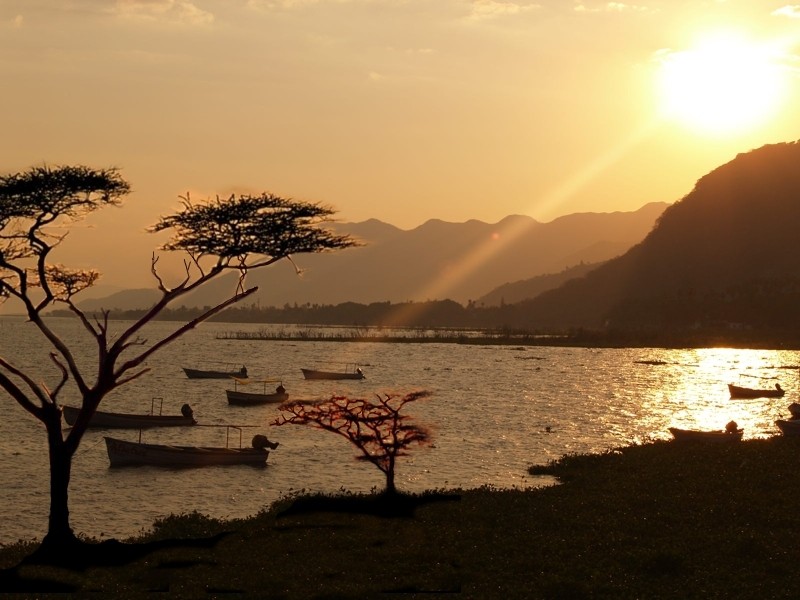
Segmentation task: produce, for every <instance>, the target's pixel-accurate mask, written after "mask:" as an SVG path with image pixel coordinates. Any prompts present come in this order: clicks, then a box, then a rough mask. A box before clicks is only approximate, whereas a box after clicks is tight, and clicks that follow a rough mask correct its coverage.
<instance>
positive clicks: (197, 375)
mask: <svg viewBox="0 0 800 600" xmlns="http://www.w3.org/2000/svg"><path fill="white" fill-rule="evenodd" d="M181 368H182V369H183V372H184V373H186V376H187V377H188V378H189V379H228V378H230V377H240V378H245V377H247V367H245V366H244V365H242V368H241V369H238V370H228V371H215V370H210V371H209V370H202V369H189V368H188V367H181Z"/></svg>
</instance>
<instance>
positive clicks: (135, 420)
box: [62, 406, 197, 429]
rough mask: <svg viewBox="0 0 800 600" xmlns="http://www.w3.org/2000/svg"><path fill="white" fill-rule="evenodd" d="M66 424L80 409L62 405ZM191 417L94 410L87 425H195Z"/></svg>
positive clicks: (135, 426)
mask: <svg viewBox="0 0 800 600" xmlns="http://www.w3.org/2000/svg"><path fill="white" fill-rule="evenodd" d="M62 411H63V415H64V420H65V421H66V422H67V425H70V426H72V425H74V424H75V421H77V419H78V413H79V412H80V409H78V408H75V407H74V406H64V407H62ZM196 424H197V421H195V420H194V418H193V417H185V416H183V415H136V414H126V413H112V412H103V411H95V413H94V415H92V418H91V420H90V421H89V427H96V428H101V427H102V428H108V429H146V428H148V427H186V426H189V425H196Z"/></svg>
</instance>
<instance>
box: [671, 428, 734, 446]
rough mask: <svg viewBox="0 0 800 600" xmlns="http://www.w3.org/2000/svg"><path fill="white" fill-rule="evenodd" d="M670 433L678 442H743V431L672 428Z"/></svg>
mask: <svg viewBox="0 0 800 600" xmlns="http://www.w3.org/2000/svg"><path fill="white" fill-rule="evenodd" d="M669 432H670V433H671V434H672V437H673V438H675V441H676V442H723V443H727V442H738V441H741V439H742V435H743V433H744V432H743V431H742V430H741V429H737V430H736V431H723V430H716V431H704V430H699V429H680V428H678V427H670V428H669Z"/></svg>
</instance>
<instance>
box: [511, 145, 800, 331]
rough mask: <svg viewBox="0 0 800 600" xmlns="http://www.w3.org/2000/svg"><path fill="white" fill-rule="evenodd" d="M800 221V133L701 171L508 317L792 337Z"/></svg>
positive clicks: (797, 317) (534, 324)
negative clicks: (681, 192)
mask: <svg viewBox="0 0 800 600" xmlns="http://www.w3.org/2000/svg"><path fill="white" fill-rule="evenodd" d="M799 225H800V142H786V143H780V144H770V145H766V146H763V147H761V148H758V149H756V150H752V151H750V152H747V153H742V154H739V155H738V156H737V157H736V158H734V159H733V160H731V161H730V162H728V163H726V164H724V165H722V166H720V167H718V168H716V169H714V170H713V171H711V172H710V173H708V174H707V175H705V176H704V177H702V178H701V179H699V180H698V181H697V183H696V185H695V187H694V189H692V190H691V192H690V193H688V194H687V195H686V196H685V197H684V198H682V199H681V200H679V201H678V202H676V203H674V204H672V205H671V206H669V207H668V208H667V209H666V210H665V211H664V212H663V214H662V215H661V216H660V218H659V219H658V221H657V223H656V225H655V227H654V228H653V230H652V231H651V232H650V233H649V234H648V235H647V236H646V237H645V238H644V239H643V240H642V241H641V242H640V243H638V244H636V245H634V246H633V247H632V248H630V249H629V250H628V251H627V252H625V253H624V254H622V255H621V256H619V257H616V258H613V259H611V260H608V261H606V262H605V263H603V264H602V265H600V266H598V267H597V268H595V269H592V270H591V271H589V272H588V273H587V274H585V275H584V276H582V277H578V278H574V279H571V280H570V281H567V282H566V283H564V284H563V285H561V286H559V287H558V288H556V289H552V290H549V291H545V292H543V293H541V294H540V295H539V296H537V297H536V298H533V299H529V300H525V301H523V302H520V303H519V304H517V305H515V309H516V310H515V312H516V316H517V318H518V321H517V320H516V319H515V322H516V323H517V324H518V325H520V326H525V327H531V328H539V327H540V328H547V329H553V328H567V327H569V328H575V327H584V328H590V329H604V330H606V331H608V330H627V331H640V332H645V331H659V332H666V331H673V332H677V331H683V332H691V331H717V332H726V331H727V332H732V331H745V332H746V331H760V332H762V333H763V332H771V334H772V336H771V338H770V339H779V338H782V339H789V338H793V337H794V338H796V336H797V334H798V333H799V332H800V311H798V306H800V261H798V259H797V254H795V253H796V251H797V249H796V246H797V238H798V235H797V234H798V226H799ZM762 339H763V338H762Z"/></svg>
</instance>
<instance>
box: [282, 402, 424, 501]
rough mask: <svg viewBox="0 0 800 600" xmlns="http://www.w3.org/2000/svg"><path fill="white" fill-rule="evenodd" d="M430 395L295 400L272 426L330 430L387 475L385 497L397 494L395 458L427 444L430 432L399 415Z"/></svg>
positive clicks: (286, 404) (284, 407)
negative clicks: (368, 398) (295, 426)
mask: <svg viewBox="0 0 800 600" xmlns="http://www.w3.org/2000/svg"><path fill="white" fill-rule="evenodd" d="M428 396H430V393H429V392H425V391H417V392H411V393H408V394H406V395H405V396H399V395H395V394H385V395H383V396H381V395H380V394H379V395H378V396H377V401H376V402H370V401H369V400H360V399H352V398H347V397H345V396H332V397H331V398H329V399H327V400H317V401H309V400H295V401H293V402H287V403H285V404H282V405H281V407H280V409H281V411H282V412H283V413H286V414H281V415H280V416H279V417H278V418H277V419H275V421H273V422H272V425H278V426H280V425H287V424H289V425H308V426H310V427H313V428H315V429H323V430H325V431H332V432H333V433H336V434H338V435H341V436H342V437H344V438H346V439H347V440H348V441H349V442H350V443H351V444H353V445H354V446H355V447H356V448H358V450H359V452H361V454H360V455H359V456H357V457H356V458H357V459H358V460H365V461H367V462H370V463H372V464H373V465H375V466H376V467H378V469H380V471H381V472H382V473H383V474H384V475H385V476H386V489H385V492H384V493H385V494H387V495H395V494H397V487H396V486H395V480H394V473H395V464H396V461H397V458H398V457H400V456H407V452H406V450H407V449H408V448H409V446H411V445H412V444H426V443H429V441H430V434H429V432H428V431H427V430H426V429H425V428H423V427H421V426H419V425H416V424H412V423H409V422H408V421H409V420H410V419H411V417H410V416H408V415H404V414H400V413H401V411H402V410H403V409H404V408H405V406H406V405H407V404H409V403H411V402H415V401H416V400H419V399H421V398H426V397H428Z"/></svg>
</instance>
